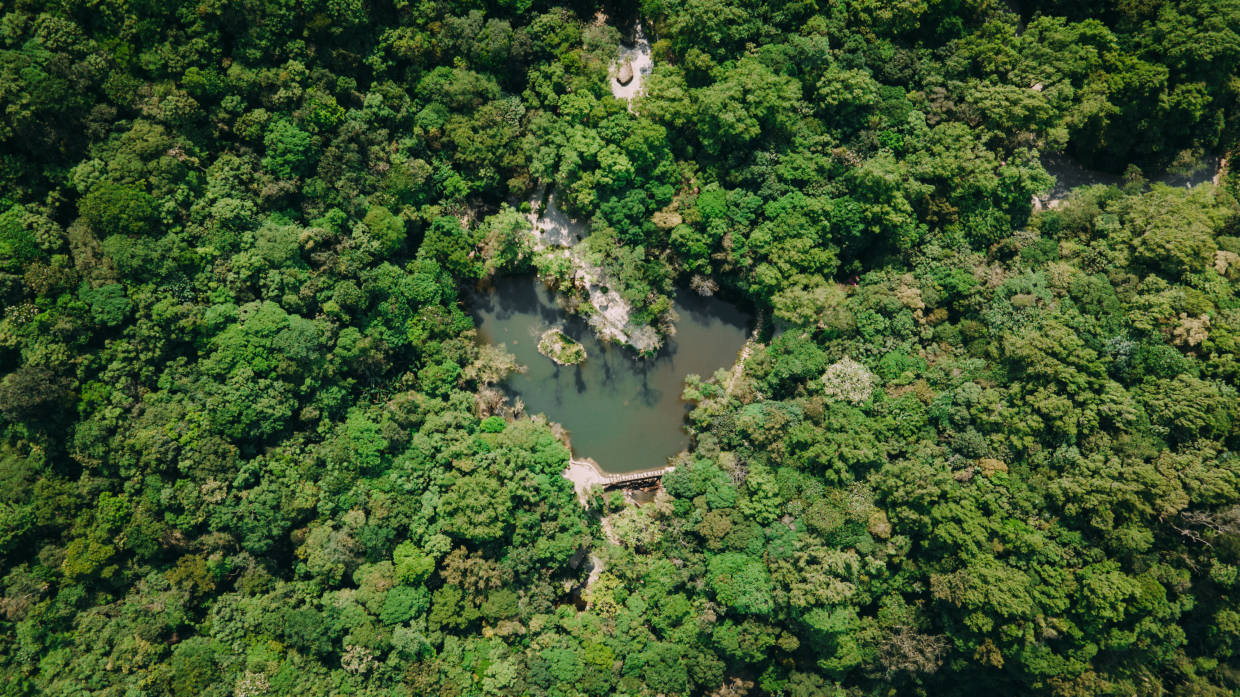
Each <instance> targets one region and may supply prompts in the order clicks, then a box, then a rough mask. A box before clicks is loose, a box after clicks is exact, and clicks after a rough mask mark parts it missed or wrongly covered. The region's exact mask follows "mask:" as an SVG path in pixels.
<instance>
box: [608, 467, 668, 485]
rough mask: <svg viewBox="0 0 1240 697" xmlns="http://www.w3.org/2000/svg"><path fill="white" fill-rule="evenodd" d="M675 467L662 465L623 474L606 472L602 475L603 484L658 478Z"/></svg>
mask: <svg viewBox="0 0 1240 697" xmlns="http://www.w3.org/2000/svg"><path fill="white" fill-rule="evenodd" d="M674 469H676V468H675V467H663V468H660V469H657V470H646V471H644V472H626V473H625V474H608V475H604V477H603V479H604V484H603V486H620V485H622V484H628V483H630V482H640V481H644V480H647V479H659V478H661V477H662V476H663V475H665V474H667V473H668V472H671V471H672V470H674Z"/></svg>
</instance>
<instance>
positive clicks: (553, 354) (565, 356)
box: [538, 329, 586, 365]
mask: <svg viewBox="0 0 1240 697" xmlns="http://www.w3.org/2000/svg"><path fill="white" fill-rule="evenodd" d="M538 352H539V353H541V354H542V355H544V356H546V357H547V358H550V359H551V360H553V361H555V362H556V364H558V365H577V364H578V363H581V362H582V361H584V360H585V359H586V349H585V347H584V346H582V345H581V344H579V343H577V342H576V341H573V340H572V339H570V338H568V337H567V336H565V335H564V332H562V331H560V330H559V329H548V330H547V331H545V332H543V334H542V336H541V337H539V339H538Z"/></svg>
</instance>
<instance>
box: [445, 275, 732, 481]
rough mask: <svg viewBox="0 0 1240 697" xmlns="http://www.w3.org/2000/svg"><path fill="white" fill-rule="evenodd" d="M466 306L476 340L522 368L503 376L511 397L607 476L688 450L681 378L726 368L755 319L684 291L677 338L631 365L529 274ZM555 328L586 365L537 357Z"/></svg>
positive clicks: (622, 351) (623, 351) (631, 356)
mask: <svg viewBox="0 0 1240 697" xmlns="http://www.w3.org/2000/svg"><path fill="white" fill-rule="evenodd" d="M468 303H469V306H470V307H471V309H472V312H473V315H474V320H475V321H476V322H477V324H478V334H479V338H480V339H481V340H483V341H486V342H489V343H494V344H503V345H504V346H505V347H506V348H507V349H508V351H509V352H510V353H512V354H514V355H515V356H516V357H517V360H518V361H519V362H520V363H521V364H522V365H525V366H527V370H526V372H524V373H521V374H517V375H514V376H512V377H511V378H509V379H508V381H507V383H506V387H507V388H508V391H509V392H510V393H512V394H514V395H515V396H517V397H520V398H521V400H522V401H523V402H524V403H525V410H526V412H527V413H529V414H539V413H541V414H546V415H547V418H548V419H550V420H551V421H555V422H558V423H559V424H561V425H562V426H563V427H564V428H565V429H567V430H568V431H569V434H570V435H571V437H572V444H573V456H574V457H579V458H587V457H588V458H592V459H594V460H595V461H596V462H598V464H599V466H600V467H601V468H602V469H603V470H604V471H605V472H607V473H609V474H619V473H623V472H633V471H638V470H649V469H655V468H658V467H662V466H664V465H665V464H667V459H668V458H669V457H671V456H673V455H675V454H676V453H678V452H680V451H681V450H683V449H684V448H685V447H686V446H687V445H688V442H689V441H688V435H687V434H686V432H685V430H684V422H685V415H686V413H687V411H688V405H686V404H685V403H684V402H683V401H681V399H680V395H681V391H682V386H683V384H684V379H685V376H687V375H689V374H691V373H696V374H698V375H701V376H703V377H708V376H710V375H713V374H714V372H715V371H716V370H718V369H719V368H729V367H731V366H732V364H733V363H734V362H735V360H736V355H737V352H738V351H740V349H741V347H742V346H743V345H744V343H745V339H746V337H747V335H748V332H749V329H750V327H751V326H752V317H750V316H749V315H748V314H747V313H745V312H743V311H742V310H740V309H739V308H737V307H735V306H733V305H731V304H730V303H727V302H725V301H723V300H719V299H717V298H703V297H700V296H698V295H696V294H694V293H691V292H688V291H681V292H680V293H679V294H678V295H677V296H676V312H677V313H678V314H679V316H680V317H679V320H678V321H677V322H676V335H675V336H673V337H671V338H669V339H668V340H667V342H666V344H665V345H664V347H663V348H662V349H661V350H660V351H659V352H658V354H656V355H655V356H654V357H652V358H638V357H637V355H636V354H635V353H634V352H633V351H632V350H631V349H628V348H625V347H622V346H617V345H615V344H603V343H601V342H599V341H598V339H597V338H595V336H594V334H593V333H592V332H591V331H590V329H589V327H588V326H586V323H585V322H584V321H583V320H582V319H581V318H579V317H576V316H570V315H568V314H567V313H565V312H564V311H563V310H561V309H560V308H559V307H558V306H557V305H556V304H555V301H554V299H553V297H552V294H551V292H550V291H548V290H547V289H546V287H545V286H544V285H543V284H542V282H540V281H539V280H537V279H536V278H535V277H533V276H513V277H505V278H499V279H496V280H495V283H494V286H493V288H492V289H491V290H490V291H489V292H473V293H471V294H470V296H469V297H468ZM552 327H558V328H560V329H561V330H562V331H563V332H564V333H565V334H566V335H567V336H569V337H570V338H572V339H575V340H576V341H578V342H580V343H581V344H582V345H583V346H584V347H585V350H586V356H587V358H586V360H585V362H584V363H582V364H580V365H575V366H563V367H561V366H557V365H556V364H555V363H553V362H552V361H551V360H550V359H549V358H547V357H545V356H543V355H542V354H540V353H539V352H538V339H539V337H540V336H541V335H542V333H543V332H544V331H546V330H547V329H549V328H552Z"/></svg>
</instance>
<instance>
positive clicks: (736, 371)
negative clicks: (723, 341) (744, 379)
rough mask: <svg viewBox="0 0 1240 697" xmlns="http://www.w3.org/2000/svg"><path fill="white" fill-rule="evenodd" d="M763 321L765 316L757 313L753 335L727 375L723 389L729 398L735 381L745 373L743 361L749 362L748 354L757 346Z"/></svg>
mask: <svg viewBox="0 0 1240 697" xmlns="http://www.w3.org/2000/svg"><path fill="white" fill-rule="evenodd" d="M765 319H766V316H765V315H764V314H763V313H761V312H759V313H758V321H757V323H756V324H755V325H754V328H753V333H752V334H750V335H749V339H748V340H747V341H746V342H745V345H744V346H742V347H741V350H740V353H738V354H737V356H736V365H734V366H732V372H731V373H730V374H729V375H728V386H727V387H726V388H724V394H726V395H727V396H729V397H731V396H732V388H733V387H734V386H735V385H736V381H737V380H739V379H740V377H741V375H743V374H744V373H745V361H747V360H749V354H751V353H753V348H754V346H757V345H758V335H760V334H761V333H762V322H763V320H765Z"/></svg>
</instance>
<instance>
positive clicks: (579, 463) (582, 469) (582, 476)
mask: <svg viewBox="0 0 1240 697" xmlns="http://www.w3.org/2000/svg"><path fill="white" fill-rule="evenodd" d="M564 478H565V479H567V480H568V481H570V482H572V483H573V491H576V492H577V499H578V500H579V501H581V505H583V506H584V505H585V503H586V495H587V494H589V493H590V488H591V487H594V486H602V485H603V484H605V483H606V482H607V478H606V477H605V476H604V475H603V471H602V470H601V469H599V466H598V463H597V462H595V461H594V460H591V459H585V460H578V459H576V458H569V460H568V469H566V470H564Z"/></svg>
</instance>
